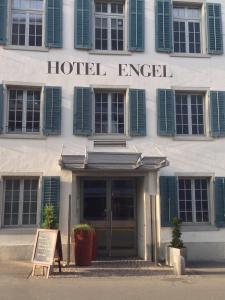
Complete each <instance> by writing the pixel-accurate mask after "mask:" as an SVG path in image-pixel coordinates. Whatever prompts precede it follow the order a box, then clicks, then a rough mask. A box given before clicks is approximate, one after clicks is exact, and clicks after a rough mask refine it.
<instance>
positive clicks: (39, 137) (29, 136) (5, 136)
mask: <svg viewBox="0 0 225 300" xmlns="http://www.w3.org/2000/svg"><path fill="white" fill-rule="evenodd" d="M0 138H1V139H31V140H46V136H44V135H41V134H37V135H36V134H25V133H24V134H22V133H19V134H16V133H5V134H1V135H0Z"/></svg>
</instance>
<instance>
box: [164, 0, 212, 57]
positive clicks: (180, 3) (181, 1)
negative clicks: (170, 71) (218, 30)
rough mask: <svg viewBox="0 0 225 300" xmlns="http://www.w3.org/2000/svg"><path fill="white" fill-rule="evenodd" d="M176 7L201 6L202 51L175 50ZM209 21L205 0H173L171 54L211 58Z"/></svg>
mask: <svg viewBox="0 0 225 300" xmlns="http://www.w3.org/2000/svg"><path fill="white" fill-rule="evenodd" d="M174 7H181V8H182V7H186V8H199V10H200V44H201V52H200V53H190V52H174V28H173V27H174V26H173V22H174V17H173V8H174ZM206 29H207V21H206V3H205V0H193V1H191V3H189V2H187V0H172V52H171V53H170V56H176V57H202V58H211V56H210V55H209V54H208V52H207V47H208V46H207V39H208V36H207V33H206Z"/></svg>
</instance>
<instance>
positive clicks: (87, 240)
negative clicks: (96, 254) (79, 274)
mask: <svg viewBox="0 0 225 300" xmlns="http://www.w3.org/2000/svg"><path fill="white" fill-rule="evenodd" d="M92 241H93V233H92V230H83V229H76V230H75V231H74V242H75V247H74V251H75V263H76V266H90V264H91V260H92V249H93V245H92Z"/></svg>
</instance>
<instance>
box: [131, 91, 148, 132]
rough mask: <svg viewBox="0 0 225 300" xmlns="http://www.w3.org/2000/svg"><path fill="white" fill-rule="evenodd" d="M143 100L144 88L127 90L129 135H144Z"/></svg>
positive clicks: (144, 114)
mask: <svg viewBox="0 0 225 300" xmlns="http://www.w3.org/2000/svg"><path fill="white" fill-rule="evenodd" d="M145 102H146V101H145V90H134V89H130V90H129V107H130V135H131V136H146V103H145Z"/></svg>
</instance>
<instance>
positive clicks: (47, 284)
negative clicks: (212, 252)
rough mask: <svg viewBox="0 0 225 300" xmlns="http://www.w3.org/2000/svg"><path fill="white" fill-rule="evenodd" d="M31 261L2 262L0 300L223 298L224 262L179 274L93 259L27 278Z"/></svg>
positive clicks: (144, 265) (137, 263) (146, 265)
mask: <svg viewBox="0 0 225 300" xmlns="http://www.w3.org/2000/svg"><path fill="white" fill-rule="evenodd" d="M31 269H32V264H31V263H28V262H4V263H1V262H0V300H70V299H71V300H72V299H74V300H164V299H165V300H168V299H173V300H180V299H182V300H190V299H191V300H224V299H225V264H192V265H190V266H189V267H188V268H187V275H184V276H181V277H177V276H175V275H173V272H172V269H171V268H168V267H164V266H162V267H155V266H154V265H153V264H151V263H149V262H147V263H146V262H143V261H131V262H116V261H112V262H109V261H108V262H95V263H93V264H92V266H91V267H90V268H74V267H73V266H70V268H63V273H62V274H61V275H59V274H58V272H57V271H58V270H57V269H56V270H55V271H56V272H55V273H54V274H53V275H52V276H51V277H50V278H49V279H48V280H46V279H43V278H42V277H38V276H37V277H29V275H30V273H31Z"/></svg>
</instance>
